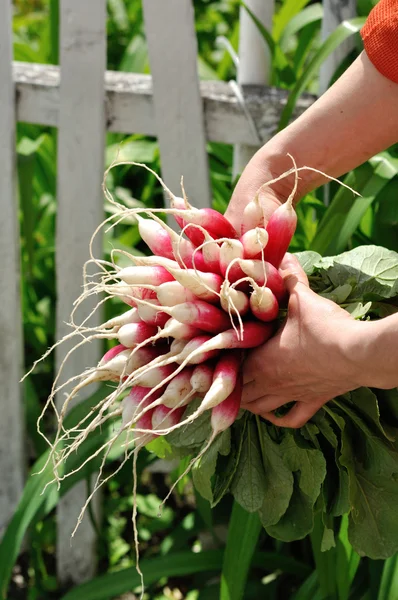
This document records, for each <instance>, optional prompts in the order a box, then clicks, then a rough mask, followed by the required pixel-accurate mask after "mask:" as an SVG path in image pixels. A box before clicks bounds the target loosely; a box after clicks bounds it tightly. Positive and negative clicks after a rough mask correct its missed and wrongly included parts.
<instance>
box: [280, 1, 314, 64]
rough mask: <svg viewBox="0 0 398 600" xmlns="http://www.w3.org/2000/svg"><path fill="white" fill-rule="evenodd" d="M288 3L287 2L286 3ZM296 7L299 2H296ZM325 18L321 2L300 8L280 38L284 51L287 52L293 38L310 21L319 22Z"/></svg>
mask: <svg viewBox="0 0 398 600" xmlns="http://www.w3.org/2000/svg"><path fill="white" fill-rule="evenodd" d="M285 4H286V3H285ZM294 4H295V7H296V6H297V4H298V3H297V2H295V3H294ZM322 18H323V7H322V4H321V3H320V2H317V3H315V4H311V6H307V7H306V8H304V9H303V10H300V12H298V14H296V15H295V16H294V17H293V18H292V19H290V21H289V22H288V23H287V24H286V27H285V28H284V30H283V33H282V35H281V38H280V46H281V49H282V51H283V52H287V51H288V49H289V44H290V42H291V38H292V37H293V36H294V35H295V34H296V33H298V32H299V31H300V30H301V29H303V27H305V26H306V25H309V24H310V23H319V22H320V21H322Z"/></svg>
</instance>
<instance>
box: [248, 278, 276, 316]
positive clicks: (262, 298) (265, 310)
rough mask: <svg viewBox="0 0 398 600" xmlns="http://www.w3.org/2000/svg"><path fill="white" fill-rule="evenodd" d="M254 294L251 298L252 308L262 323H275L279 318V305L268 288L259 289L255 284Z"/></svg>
mask: <svg viewBox="0 0 398 600" xmlns="http://www.w3.org/2000/svg"><path fill="white" fill-rule="evenodd" d="M252 285H253V292H252V294H251V296H250V308H251V311H252V313H253V315H254V316H255V317H257V319H260V321H274V320H275V319H276V318H277V317H278V313H279V304H278V300H277V299H276V298H275V296H274V294H273V293H272V291H271V290H270V289H269V288H268V287H259V286H258V285H257V284H256V283H255V282H253V284H252Z"/></svg>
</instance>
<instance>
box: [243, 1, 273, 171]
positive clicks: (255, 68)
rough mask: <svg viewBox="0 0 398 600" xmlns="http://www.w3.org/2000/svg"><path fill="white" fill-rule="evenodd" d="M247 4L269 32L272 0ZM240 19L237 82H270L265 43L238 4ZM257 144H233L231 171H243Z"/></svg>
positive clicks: (270, 28)
mask: <svg viewBox="0 0 398 600" xmlns="http://www.w3.org/2000/svg"><path fill="white" fill-rule="evenodd" d="M246 6H247V7H248V8H249V9H250V10H251V12H252V13H253V14H254V15H255V16H256V17H257V18H258V20H259V21H260V22H261V23H262V24H263V25H264V27H266V29H267V30H268V31H269V32H271V30H272V17H273V15H274V10H275V2H274V0H272V1H270V0H268V2H264V1H263V0H248V1H247V2H246ZM239 20H240V32H239V66H238V77H237V80H238V84H239V85H240V86H245V85H264V84H266V83H269V81H270V76H271V54H270V51H269V48H268V47H266V45H265V42H264V40H263V37H262V35H261V33H260V31H259V30H258V27H257V25H256V24H255V23H254V22H253V19H252V18H251V16H250V15H249V13H248V12H247V10H246V8H245V6H241V7H240V17H239ZM259 141H260V140H259ZM263 141H264V140H263ZM260 145H261V144H260V143H259V144H257V146H253V145H243V144H238V145H236V146H235V149H234V165H233V172H234V175H238V174H239V173H241V172H242V170H243V169H244V168H245V166H246V165H247V163H248V162H249V160H250V159H251V158H252V156H253V154H254V153H255V152H256V150H257V149H258V147H259V146H260Z"/></svg>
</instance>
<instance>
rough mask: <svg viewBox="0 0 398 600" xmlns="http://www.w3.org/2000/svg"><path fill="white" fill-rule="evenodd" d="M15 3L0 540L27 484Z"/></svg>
mask: <svg viewBox="0 0 398 600" xmlns="http://www.w3.org/2000/svg"><path fill="white" fill-rule="evenodd" d="M11 4H12V3H11V0H0V11H1V19H0V82H1V85H0V214H1V219H0V256H1V281H2V285H1V286H0V307H1V309H0V333H1V343H2V352H1V353H0V389H1V393H0V413H1V417H0V475H1V484H0V537H1V536H2V534H3V531H4V529H5V527H6V525H7V522H8V520H9V519H10V518H11V516H12V514H13V512H14V510H15V507H16V504H17V502H18V500H19V496H20V494H21V492H22V488H23V481H24V444H23V441H22V440H23V439H24V425H25V424H24V417H23V410H22V386H21V384H20V383H19V379H20V377H21V374H22V356H23V355H22V326H21V323H22V316H21V306H20V293H19V282H20V260H19V228H18V220H17V195H16V185H15V183H16V181H15V178H16V172H15V156H16V154H15V88H14V82H13V77H12V27H11Z"/></svg>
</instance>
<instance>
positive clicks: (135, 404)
mask: <svg viewBox="0 0 398 600" xmlns="http://www.w3.org/2000/svg"><path fill="white" fill-rule="evenodd" d="M159 392H160V393H158V394H153V395H151V397H150V398H146V397H147V396H148V394H149V393H151V388H147V387H142V386H138V385H137V386H136V387H133V388H132V390H131V392H130V393H129V394H128V395H127V396H126V397H125V398H124V399H123V402H122V409H123V412H122V423H123V425H127V424H131V423H132V422H133V421H134V419H135V417H136V416H137V414H138V413H137V409H138V410H139V409H140V408H143V407H145V408H146V407H147V406H149V405H150V403H151V402H153V400H156V399H157V398H159V397H160V395H161V390H159ZM141 423H142V422H141V421H140V425H141ZM137 424H138V421H137Z"/></svg>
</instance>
